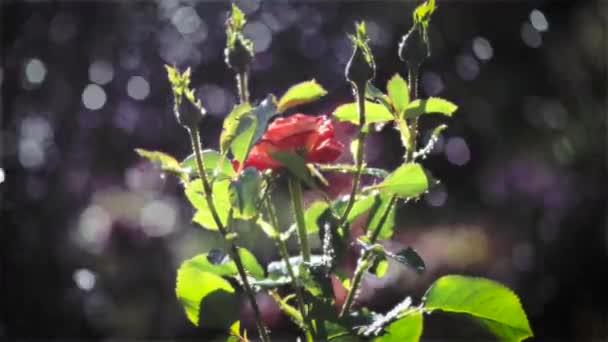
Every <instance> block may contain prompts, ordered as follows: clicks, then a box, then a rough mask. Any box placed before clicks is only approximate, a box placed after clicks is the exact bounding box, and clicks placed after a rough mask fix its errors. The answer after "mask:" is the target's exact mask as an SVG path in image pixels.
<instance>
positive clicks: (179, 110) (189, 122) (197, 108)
mask: <svg viewBox="0 0 608 342" xmlns="http://www.w3.org/2000/svg"><path fill="white" fill-rule="evenodd" d="M173 112H174V113H175V117H176V118H177V122H178V123H179V124H180V125H182V126H184V127H185V128H192V127H197V126H198V124H199V123H200V122H201V120H202V119H203V116H204V115H205V114H206V113H207V111H206V110H205V108H203V107H202V106H201V104H200V101H197V102H194V99H189V98H188V96H183V97H182V98H181V99H180V100H179V101H177V100H176V103H175V105H174V106H173Z"/></svg>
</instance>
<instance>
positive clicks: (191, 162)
mask: <svg viewBox="0 0 608 342" xmlns="http://www.w3.org/2000/svg"><path fill="white" fill-rule="evenodd" d="M202 157H203V161H204V163H205V172H206V173H207V174H208V175H209V176H210V177H212V178H218V179H222V178H232V177H234V174H235V172H234V168H233V167H232V163H230V160H228V159H227V158H222V157H221V156H220V153H219V152H217V151H216V150H203V152H202ZM218 164H219V165H218ZM181 167H182V168H183V169H184V170H186V171H187V172H188V173H189V174H190V178H191V179H193V178H197V177H198V170H197V166H196V157H195V155H194V154H191V155H189V156H188V157H187V158H186V159H184V160H182V162H181Z"/></svg>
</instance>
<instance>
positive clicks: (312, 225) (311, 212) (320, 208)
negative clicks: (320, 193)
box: [304, 201, 329, 234]
mask: <svg viewBox="0 0 608 342" xmlns="http://www.w3.org/2000/svg"><path fill="white" fill-rule="evenodd" d="M328 208H329V206H328V205H327V203H325V202H321V201H317V202H314V203H312V204H311V205H310V206H309V207H308V208H307V209H306V211H305V212H304V221H306V230H307V231H308V234H312V233H316V232H318V231H319V229H320V228H321V227H319V223H320V222H319V218H321V216H322V215H323V213H325V211H326V210H327V209H328Z"/></svg>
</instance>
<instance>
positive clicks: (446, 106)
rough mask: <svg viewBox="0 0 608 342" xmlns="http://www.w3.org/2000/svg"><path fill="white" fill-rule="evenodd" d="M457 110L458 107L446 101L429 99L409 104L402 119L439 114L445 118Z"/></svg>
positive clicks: (435, 98) (434, 98)
mask: <svg viewBox="0 0 608 342" xmlns="http://www.w3.org/2000/svg"><path fill="white" fill-rule="evenodd" d="M457 109H458V106H457V105H455V104H453V103H452V102H450V101H448V100H444V99H441V98H438V97H430V98H428V99H425V100H414V101H412V102H410V104H408V105H407V107H406V108H405V111H404V112H403V118H405V119H411V118H416V117H418V116H420V115H422V114H432V113H439V114H443V115H446V116H452V114H453V113H454V112H455V111H456V110H457Z"/></svg>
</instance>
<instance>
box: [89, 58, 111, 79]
mask: <svg viewBox="0 0 608 342" xmlns="http://www.w3.org/2000/svg"><path fill="white" fill-rule="evenodd" d="M112 79H114V67H113V66H112V64H111V63H110V62H108V61H104V60H97V61H94V62H93V63H91V65H90V66H89V81H91V82H93V83H97V84H99V85H106V84H108V83H110V82H112Z"/></svg>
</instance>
